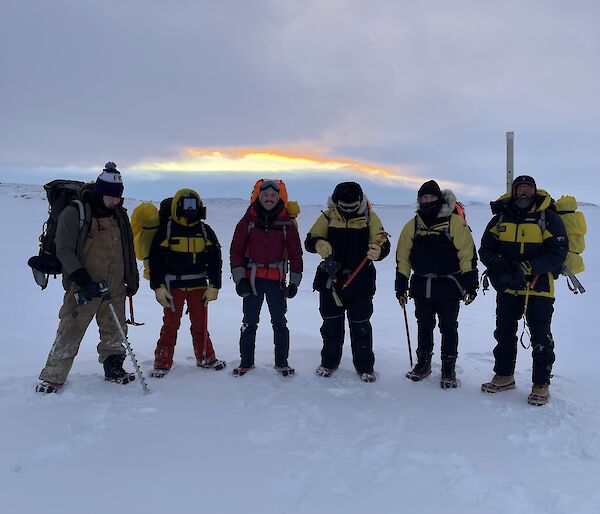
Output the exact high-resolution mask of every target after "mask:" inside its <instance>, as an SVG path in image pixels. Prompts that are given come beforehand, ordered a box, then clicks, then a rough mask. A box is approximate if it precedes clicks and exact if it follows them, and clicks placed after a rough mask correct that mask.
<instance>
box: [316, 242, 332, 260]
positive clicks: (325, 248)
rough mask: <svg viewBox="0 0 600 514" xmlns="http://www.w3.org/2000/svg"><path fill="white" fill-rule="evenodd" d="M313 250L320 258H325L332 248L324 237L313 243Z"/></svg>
mask: <svg viewBox="0 0 600 514" xmlns="http://www.w3.org/2000/svg"><path fill="white" fill-rule="evenodd" d="M315 250H316V251H317V253H318V254H319V255H320V256H321V258H322V259H327V257H329V256H330V255H331V254H332V253H333V249H332V248H331V245H330V244H329V241H326V240H325V239H319V240H318V241H317V242H316V243H315Z"/></svg>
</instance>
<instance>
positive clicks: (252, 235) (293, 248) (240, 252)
mask: <svg viewBox="0 0 600 514" xmlns="http://www.w3.org/2000/svg"><path fill="white" fill-rule="evenodd" d="M229 257H230V264H231V275H232V277H233V280H234V282H235V290H236V292H237V294H238V295H239V296H241V297H242V298H243V313H244V317H243V321H242V328H241V330H240V359H241V360H240V365H239V366H238V367H237V368H235V369H234V370H233V375H234V376H236V377H241V376H243V375H245V374H246V373H247V372H248V371H250V370H252V369H254V350H255V343H256V330H257V328H258V321H259V317H260V311H261V309H262V305H263V302H264V300H265V299H266V300H267V305H268V307H269V313H270V314H271V325H272V326H273V343H274V346H275V349H274V352H275V369H276V370H277V371H278V372H279V373H281V374H282V375H283V376H291V375H293V374H294V368H292V367H290V365H289V363H288V355H289V349H290V332H289V330H288V327H287V320H286V318H285V313H286V312H287V300H288V299H292V298H294V297H295V296H296V294H297V293H298V287H299V286H300V281H301V280H302V270H303V263H302V245H301V243H300V236H299V235H298V229H297V227H296V225H295V224H294V222H293V220H292V219H291V218H290V215H289V214H288V211H287V209H286V205H285V204H284V201H283V199H282V198H281V197H280V186H279V182H278V181H276V180H263V181H262V183H261V184H260V190H259V193H258V197H257V199H256V200H255V201H254V202H253V203H252V204H251V205H250V207H248V210H247V211H246V213H245V214H244V216H243V217H242V219H241V220H240V221H239V222H238V224H237V225H236V227H235V231H234V234H233V240H232V241H231V249H230V252H229ZM288 266H289V271H290V277H289V283H287V284H286V280H287V270H288Z"/></svg>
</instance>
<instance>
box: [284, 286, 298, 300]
mask: <svg viewBox="0 0 600 514" xmlns="http://www.w3.org/2000/svg"><path fill="white" fill-rule="evenodd" d="M297 294H298V286H297V285H296V284H290V285H289V286H287V287H286V295H285V296H286V297H287V298H294V296H296V295H297Z"/></svg>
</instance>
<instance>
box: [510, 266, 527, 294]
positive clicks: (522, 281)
mask: <svg viewBox="0 0 600 514" xmlns="http://www.w3.org/2000/svg"><path fill="white" fill-rule="evenodd" d="M526 285H527V279H526V278H525V268H524V267H523V266H521V263H520V262H517V261H513V262H512V277H511V281H510V287H511V289H523V288H524V287H525V286H526Z"/></svg>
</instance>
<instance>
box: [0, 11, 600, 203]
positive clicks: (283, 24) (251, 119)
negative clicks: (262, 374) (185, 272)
mask: <svg viewBox="0 0 600 514" xmlns="http://www.w3.org/2000/svg"><path fill="white" fill-rule="evenodd" d="M599 21H600V4H599V3H598V2H596V1H593V0H574V1H573V2H564V1H556V0H537V1H523V0H504V1H502V2H487V1H474V0H458V1H454V2H447V1H443V0H424V1H419V2H414V1H408V0H396V1H377V0H371V1H369V2H366V1H358V0H318V1H302V0H295V1H289V0H258V1H242V0H238V1H231V0H221V1H213V2H208V1H196V0H189V1H182V0H173V1H169V2H165V1H158V0H144V1H138V0H119V1H108V0H105V1H101V0H95V1H88V0H55V1H53V2H46V1H43V0H31V1H23V0H3V2H2V7H1V16H0V70H2V72H1V73H0V181H2V182H24V183H33V184H41V183H44V182H46V181H48V180H50V179H52V178H57V177H61V178H62V177H64V178H82V177H83V178H88V179H93V178H95V177H96V176H97V175H98V173H99V172H100V170H101V169H102V166H103V164H104V163H105V162H107V161H114V162H116V163H117V165H118V167H119V169H120V170H121V171H122V172H123V175H124V181H125V187H126V194H127V195H129V196H133V197H137V198H147V199H160V198H161V197H162V196H165V192H167V193H168V194H172V193H173V192H174V191H171V189H175V188H179V187H193V188H195V189H197V190H198V191H199V192H200V194H201V196H205V197H241V198H244V197H246V196H248V195H249V191H250V189H251V187H252V184H253V183H254V181H255V180H256V179H258V178H261V177H265V178H283V179H285V180H286V182H289V185H291V186H292V187H290V188H289V189H290V196H291V197H296V198H297V199H299V200H301V201H303V202H314V203H323V202H324V201H325V200H326V197H327V195H328V194H330V193H331V191H332V190H333V187H334V185H335V184H336V183H337V182H341V181H345V180H356V181H358V182H360V183H361V185H362V186H363V189H364V190H365V192H366V193H367V195H368V196H369V197H370V199H371V200H372V201H373V202H375V203H406V202H410V201H413V200H414V199H415V196H416V190H417V189H418V186H419V184H420V183H422V182H424V181H426V180H428V179H430V178H434V179H436V180H438V181H440V183H441V184H442V185H443V186H445V187H451V188H452V189H454V190H455V192H456V193H457V194H458V196H459V197H460V198H464V199H465V200H480V201H487V200H490V199H493V198H496V197H497V196H499V195H500V194H502V193H503V192H504V190H505V166H506V164H505V153H506V150H505V134H506V132H507V131H514V133H515V173H516V174H531V175H533V176H534V177H535V178H536V179H537V182H538V185H539V186H540V187H543V188H544V189H547V190H548V191H550V192H551V194H553V195H555V196H559V195H560V194H563V193H570V194H575V195H576V196H578V197H579V198H580V199H581V200H584V201H590V202H595V201H597V198H598V196H599V194H600V181H598V180H597V179H596V178H595V177H596V176H597V174H598V172H599V171H600V170H599V168H600V158H599V157H598V152H597V147H598V142H600V126H599V124H598V123H597V120H598V119H599V117H600V102H599V101H598V98H597V97H598V94H597V91H600V67H599V66H598V55H600V33H599V31H598V30H597V25H598V22H599Z"/></svg>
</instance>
